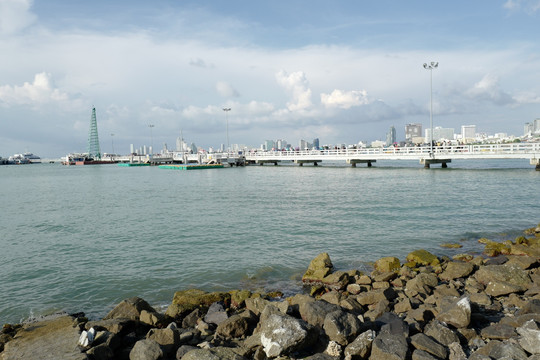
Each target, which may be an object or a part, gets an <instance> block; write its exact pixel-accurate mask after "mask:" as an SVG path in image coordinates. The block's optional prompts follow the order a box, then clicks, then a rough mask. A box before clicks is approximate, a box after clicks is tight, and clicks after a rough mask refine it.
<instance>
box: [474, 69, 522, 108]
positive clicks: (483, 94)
mask: <svg viewBox="0 0 540 360" xmlns="http://www.w3.org/2000/svg"><path fill="white" fill-rule="evenodd" d="M466 95H468V96H470V97H471V98H473V99H476V100H483V101H490V102H493V103H495V104H497V105H508V104H511V103H513V102H514V100H513V99H512V96H510V95H509V94H507V93H506V92H504V91H502V90H501V88H500V86H499V78H498V77H497V76H496V75H493V74H486V75H485V76H484V77H483V78H482V80H480V81H479V82H477V83H476V84H474V87H472V88H470V89H469V90H467V91H466Z"/></svg>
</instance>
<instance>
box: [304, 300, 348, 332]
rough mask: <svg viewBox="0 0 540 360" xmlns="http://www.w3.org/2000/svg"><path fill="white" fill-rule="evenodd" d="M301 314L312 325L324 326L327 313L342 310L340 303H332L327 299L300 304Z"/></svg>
mask: <svg viewBox="0 0 540 360" xmlns="http://www.w3.org/2000/svg"><path fill="white" fill-rule="evenodd" d="M299 310H300V316H301V317H302V320H304V321H305V322H307V323H308V324H310V325H313V326H317V327H319V328H322V327H323V324H324V319H325V318H326V315H328V314H329V313H331V312H334V311H337V310H341V308H340V307H339V305H335V304H330V303H328V302H326V301H321V300H317V301H314V302H305V303H302V304H300V309H299Z"/></svg>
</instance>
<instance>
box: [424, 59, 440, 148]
mask: <svg viewBox="0 0 540 360" xmlns="http://www.w3.org/2000/svg"><path fill="white" fill-rule="evenodd" d="M438 66H439V63H438V62H435V61H432V62H431V63H430V64H429V65H428V64H426V63H424V69H426V70H429V90H430V91H429V123H430V126H431V136H430V140H431V147H430V149H431V150H430V155H431V156H433V69H436V68H437V67H438Z"/></svg>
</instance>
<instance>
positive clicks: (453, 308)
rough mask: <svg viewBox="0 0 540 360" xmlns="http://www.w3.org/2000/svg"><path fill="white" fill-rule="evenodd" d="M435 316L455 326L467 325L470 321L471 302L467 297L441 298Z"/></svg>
mask: <svg viewBox="0 0 540 360" xmlns="http://www.w3.org/2000/svg"><path fill="white" fill-rule="evenodd" d="M436 318H437V320H439V321H444V322H445V323H447V324H450V325H452V326H454V327H456V328H464V327H467V326H468V325H469V323H470V322H471V303H470V302H469V298H467V297H462V298H461V299H458V298H455V297H445V298H443V300H442V302H441V305H440V307H439V314H437V316H436Z"/></svg>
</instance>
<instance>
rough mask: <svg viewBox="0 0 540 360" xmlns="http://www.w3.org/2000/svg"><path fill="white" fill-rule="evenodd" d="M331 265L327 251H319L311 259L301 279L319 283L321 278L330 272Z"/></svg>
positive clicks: (305, 281)
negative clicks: (319, 252)
mask: <svg viewBox="0 0 540 360" xmlns="http://www.w3.org/2000/svg"><path fill="white" fill-rule="evenodd" d="M333 267H334V265H333V264H332V261H331V260H330V256H329V255H328V253H321V254H319V255H317V257H315V258H314V259H313V260H311V262H310V263H309V266H308V269H307V271H306V273H305V274H304V276H302V281H303V282H304V283H307V284H312V283H321V282H322V279H323V278H325V277H326V276H327V275H328V274H330V273H331V271H332V269H333Z"/></svg>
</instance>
